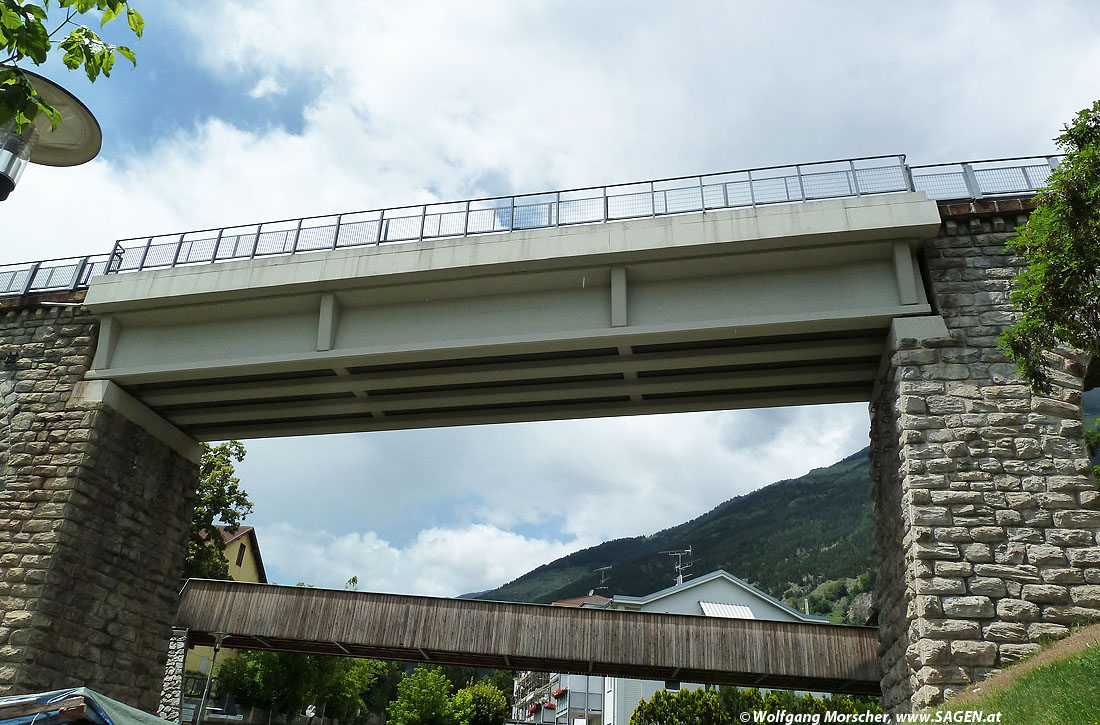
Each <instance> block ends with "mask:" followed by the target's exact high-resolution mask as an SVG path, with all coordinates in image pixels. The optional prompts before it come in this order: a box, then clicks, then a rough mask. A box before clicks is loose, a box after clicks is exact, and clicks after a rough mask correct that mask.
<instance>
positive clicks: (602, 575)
mask: <svg viewBox="0 0 1100 725" xmlns="http://www.w3.org/2000/svg"><path fill="white" fill-rule="evenodd" d="M609 571H611V567H610V566H601V567H600V568H599V569H593V570H592V572H593V573H595V574H599V575H600V585H599V586H598V587H596V588H595V589H593V590H592V593H593V594H595V593H596V592H598V591H600V590H601V589H608V590H610V587H608V586H606V584H607V572H609Z"/></svg>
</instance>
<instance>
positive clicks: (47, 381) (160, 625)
mask: <svg viewBox="0 0 1100 725" xmlns="http://www.w3.org/2000/svg"><path fill="white" fill-rule="evenodd" d="M4 302H5V304H4V307H3V308H0V399H2V401H3V408H2V411H0V611H2V612H3V615H2V620H0V695H9V694H21V693H26V692H34V691H39V690H48V689H55V688H61V687H70V686H79V685H87V686H89V687H92V688H94V689H96V690H99V691H102V692H104V693H105V694H107V695H109V696H111V697H115V698H118V699H120V700H122V701H124V702H127V703H129V704H132V705H135V706H137V707H141V708H143V709H146V710H150V711H152V710H154V709H155V708H156V707H157V704H158V702H159V699H160V691H161V684H162V681H163V674H164V666H165V659H166V657H167V654H168V639H169V636H170V634H171V617H172V616H173V614H174V610H175V607H176V605H177V594H178V592H177V589H178V587H179V576H180V573H181V567H182V563H183V556H184V552H185V547H186V533H187V526H188V521H189V520H190V514H191V510H192V508H193V506H194V491H195V487H196V481H197V461H198V454H199V450H198V446H197V444H195V442H194V441H192V440H190V439H188V438H186V437H185V436H183V434H181V433H179V431H178V430H176V429H174V428H172V427H171V426H168V425H167V424H166V423H164V421H162V420H160V419H159V418H157V417H156V416H155V415H154V414H153V413H152V412H151V411H149V410H148V409H146V408H144V407H143V406H141V405H140V404H138V403H137V402H136V401H134V400H133V399H131V398H130V397H129V396H127V395H126V394H125V393H124V392H123V391H122V390H121V389H119V388H117V387H115V386H113V385H111V384H104V383H95V384H88V383H83V382H81V380H82V377H83V374H84V372H85V370H87V368H88V366H89V364H90V362H91V358H92V355H93V353H94V347H95V340H96V336H97V330H96V322H95V320H94V319H93V318H92V316H91V315H90V314H89V313H88V312H87V311H86V310H85V309H83V308H82V307H80V305H79V302H80V293H76V294H70V295H68V296H67V297H65V298H59V299H54V300H52V301H49V302H47V303H46V304H42V300H41V299H33V298H32V299H29V300H28V299H24V300H21V301H20V300H16V301H10V300H8V301H4Z"/></svg>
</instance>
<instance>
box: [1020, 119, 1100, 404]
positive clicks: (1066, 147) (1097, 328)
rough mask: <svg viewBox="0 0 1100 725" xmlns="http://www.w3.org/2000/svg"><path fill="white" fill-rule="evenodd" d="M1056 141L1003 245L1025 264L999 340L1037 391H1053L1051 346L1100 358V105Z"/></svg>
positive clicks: (1067, 129)
mask: <svg viewBox="0 0 1100 725" xmlns="http://www.w3.org/2000/svg"><path fill="white" fill-rule="evenodd" d="M1055 142H1056V143H1057V145H1058V147H1059V148H1060V149H1061V150H1062V151H1064V152H1065V153H1066V156H1065V158H1064V159H1063V160H1062V162H1061V164H1060V165H1059V167H1058V168H1057V169H1056V170H1055V171H1054V172H1053V173H1051V175H1050V179H1049V180H1048V182H1047V187H1046V189H1045V190H1044V191H1042V192H1041V193H1040V194H1039V195H1038V196H1037V197H1036V200H1037V202H1038V206H1037V207H1036V208H1035V210H1034V211H1033V212H1032V213H1031V216H1030V217H1029V218H1028V222H1027V224H1026V225H1025V226H1023V227H1020V228H1019V229H1018V230H1017V232H1018V233H1017V236H1016V238H1015V239H1013V240H1012V241H1010V242H1009V243H1008V248H1009V249H1010V250H1012V251H1013V252H1015V253H1016V254H1018V255H1020V256H1021V257H1022V258H1023V261H1024V263H1025V265H1026V266H1025V267H1024V270H1023V271H1022V272H1021V273H1020V274H1019V276H1017V277H1016V280H1015V289H1014V291H1013V293H1012V296H1011V299H1012V302H1013V303H1015V305H1016V306H1017V307H1018V308H1019V309H1020V310H1021V311H1022V312H1023V317H1022V318H1021V319H1020V321H1019V322H1017V323H1016V324H1015V325H1013V326H1012V327H1010V328H1009V329H1008V330H1006V331H1005V333H1004V335H1003V336H1002V337H1001V346H1002V347H1003V348H1004V349H1005V350H1007V351H1008V352H1009V353H1010V354H1011V355H1012V357H1013V358H1014V359H1015V360H1016V364H1017V366H1018V368H1019V371H1020V375H1021V377H1023V378H1024V380H1026V381H1027V382H1028V383H1029V384H1030V385H1031V386H1032V387H1033V388H1034V389H1035V390H1037V391H1040V392H1047V391H1049V390H1050V388H1051V382H1052V379H1051V371H1050V369H1049V367H1048V365H1047V364H1046V358H1045V356H1046V354H1048V353H1049V352H1050V351H1052V350H1054V349H1055V348H1056V347H1058V346H1060V345H1065V346H1069V347H1072V348H1076V349H1078V350H1081V351H1083V352H1086V353H1088V354H1089V355H1092V356H1097V355H1100V101H1096V102H1095V103H1093V104H1092V108H1086V109H1084V110H1082V111H1081V112H1080V113H1078V114H1077V117H1076V118H1075V119H1074V121H1073V123H1071V124H1069V125H1066V126H1065V127H1063V130H1062V134H1061V135H1059V136H1058V137H1057V138H1056V139H1055Z"/></svg>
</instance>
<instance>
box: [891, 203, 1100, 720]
mask: <svg viewBox="0 0 1100 725" xmlns="http://www.w3.org/2000/svg"><path fill="white" fill-rule="evenodd" d="M942 211H943V213H944V218H945V224H944V228H943V231H942V233H941V234H940V236H938V237H936V238H934V239H931V240H929V241H927V242H926V243H925V244H924V247H923V256H924V260H925V262H926V267H927V284H928V285H929V288H930V297H931V298H932V304H933V309H934V310H935V311H936V312H938V313H939V314H940V315H942V317H943V320H944V321H945V323H946V329H944V330H943V331H942V332H941V333H939V334H936V333H935V332H934V331H929V330H925V331H923V332H918V333H913V334H906V333H905V332H904V330H905V329H906V328H905V325H904V324H899V323H904V322H906V321H897V322H896V323H895V335H893V336H892V340H891V346H892V348H893V350H894V352H893V353H892V354H891V355H889V356H888V359H887V360H888V364H887V365H885V366H884V368H883V378H882V380H881V388H880V389H879V393H878V396H877V398H876V399H875V400H874V401H873V403H872V406H871V411H872V433H871V436H872V450H871V458H872V475H873V478H874V485H875V489H874V496H875V506H876V510H875V528H876V547H877V549H878V551H879V556H880V570H879V579H878V582H877V587H878V591H877V604H878V608H879V610H880V613H879V623H880V655H881V657H882V664H883V667H884V675H883V683H882V684H883V693H884V704H885V706H886V707H888V708H891V709H896V710H905V709H908V708H909V707H913V708H919V707H924V706H927V705H931V704H934V703H936V702H939V701H940V700H942V699H943V698H945V697H950V696H951V695H952V694H954V693H955V692H958V691H959V690H962V689H963V688H965V687H966V686H967V685H968V684H970V683H972V682H975V681H977V680H980V679H981V678H982V677H984V676H985V675H987V674H988V673H989V672H991V671H992V670H994V669H996V668H999V667H1001V666H1003V665H1006V664H1009V663H1011V662H1013V661H1015V660H1017V659H1019V658H1021V657H1023V656H1026V655H1028V654H1031V653H1033V652H1035V651H1036V650H1037V649H1038V647H1039V645H1038V641H1039V640H1040V639H1042V638H1044V637H1060V636H1063V635H1065V634H1066V633H1067V632H1068V626H1069V625H1071V624H1072V623H1074V622H1079V621H1082V620H1087V619H1088V618H1091V617H1096V616H1098V615H1100V598H1097V596H1096V594H1097V592H1098V591H1100V589H1098V588H1097V584H1100V539H1098V534H1097V532H1098V530H1100V510H1098V509H1100V493H1098V491H1097V484H1096V481H1095V479H1094V478H1093V477H1092V476H1091V474H1090V470H1091V465H1090V463H1089V460H1088V457H1087V455H1086V453H1085V449H1084V444H1083V442H1082V425H1081V409H1080V405H1081V399H1082V377H1083V374H1084V367H1083V364H1082V363H1083V361H1082V360H1080V359H1078V358H1077V357H1075V356H1073V355H1072V354H1068V353H1067V354H1065V355H1059V356H1052V357H1051V361H1052V364H1053V365H1054V367H1055V369H1056V373H1055V375H1054V379H1055V382H1056V383H1057V385H1056V389H1055V390H1054V392H1053V393H1052V394H1051V395H1050V396H1039V395H1035V394H1033V393H1032V392H1031V390H1030V389H1029V388H1028V387H1027V386H1025V385H1023V384H1021V383H1020V381H1019V380H1018V379H1017V378H1016V377H1015V366H1014V365H1013V364H1012V363H1011V361H1010V360H1009V359H1008V358H1006V356H1005V355H1004V353H1002V352H1001V351H1000V350H999V349H998V348H997V340H998V336H999V335H1000V333H1001V331H1002V330H1004V329H1005V327H1006V326H1007V325H1009V324H1011V323H1012V322H1013V321H1014V320H1015V319H1017V313H1016V311H1015V310H1014V309H1013V307H1012V306H1011V304H1010V303H1009V300H1008V294H1009V289H1010V287H1011V281H1012V278H1013V277H1014V276H1015V275H1016V273H1017V272H1018V269H1019V260H1018V259H1016V258H1014V257H1012V256H1009V255H1006V254H1004V251H1003V250H1004V242H1005V240H1006V239H1007V238H1008V237H1009V236H1010V235H1011V232H1010V231H1005V230H1006V229H1008V230H1011V229H1012V228H1014V227H1015V226H1017V225H1018V224H1020V223H1022V222H1023V221H1024V220H1025V219H1026V216H1024V215H1025V214H1026V211H1027V209H1026V206H1021V204H1020V202H1018V201H1015V202H1002V203H999V204H998V203H988V204H986V205H980V206H977V205H976V206H972V205H961V206H960V207H958V208H950V207H945V208H943V209H942Z"/></svg>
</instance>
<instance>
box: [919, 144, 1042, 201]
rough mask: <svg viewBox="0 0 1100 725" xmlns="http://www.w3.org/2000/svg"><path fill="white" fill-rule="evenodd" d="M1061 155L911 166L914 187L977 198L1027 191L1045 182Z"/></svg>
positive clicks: (934, 194) (933, 194)
mask: <svg viewBox="0 0 1100 725" xmlns="http://www.w3.org/2000/svg"><path fill="white" fill-rule="evenodd" d="M1061 158H1062V156H1061V155H1057V156H1017V157H1013V158H1007V159H990V160H986V161H963V162H960V163H955V164H931V165H925V166H911V167H910V174H911V175H912V179H913V190H914V191H923V192H924V193H925V195H926V196H927V197H928V198H929V199H935V200H937V201H943V200H953V199H959V200H978V199H984V198H986V197H996V196H1006V195H1013V194H1027V193H1031V192H1035V191H1038V190H1039V189H1041V188H1042V187H1043V186H1045V185H1046V183H1047V179H1048V178H1049V177H1050V172H1051V171H1053V170H1054V169H1056V168H1058V162H1059V161H1060V160H1061Z"/></svg>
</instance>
